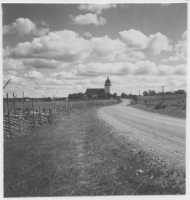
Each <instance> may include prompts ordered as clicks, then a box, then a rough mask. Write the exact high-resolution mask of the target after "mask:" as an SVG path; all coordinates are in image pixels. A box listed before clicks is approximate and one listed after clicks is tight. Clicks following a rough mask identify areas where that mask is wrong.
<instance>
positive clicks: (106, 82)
mask: <svg viewBox="0 0 190 200" xmlns="http://www.w3.org/2000/svg"><path fill="white" fill-rule="evenodd" d="M105 85H109V86H111V81H110V80H109V76H108V77H107V80H106V81H105Z"/></svg>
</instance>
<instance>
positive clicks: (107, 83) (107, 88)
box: [104, 76, 111, 93]
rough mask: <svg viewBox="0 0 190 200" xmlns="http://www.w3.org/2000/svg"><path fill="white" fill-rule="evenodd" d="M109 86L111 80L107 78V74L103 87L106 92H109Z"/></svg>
mask: <svg viewBox="0 0 190 200" xmlns="http://www.w3.org/2000/svg"><path fill="white" fill-rule="evenodd" d="M110 86H111V81H110V80H109V76H108V77H107V80H106V81H105V88H104V90H105V92H106V93H108V92H109V93H110Z"/></svg>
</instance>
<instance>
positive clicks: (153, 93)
mask: <svg viewBox="0 0 190 200" xmlns="http://www.w3.org/2000/svg"><path fill="white" fill-rule="evenodd" d="M148 94H149V96H153V95H156V92H155V91H154V90H149V91H148Z"/></svg>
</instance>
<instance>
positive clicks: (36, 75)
mask: <svg viewBox="0 0 190 200" xmlns="http://www.w3.org/2000/svg"><path fill="white" fill-rule="evenodd" d="M25 77H27V78H29V79H42V78H44V75H43V74H42V73H41V72H37V71H30V72H28V73H27V74H25Z"/></svg>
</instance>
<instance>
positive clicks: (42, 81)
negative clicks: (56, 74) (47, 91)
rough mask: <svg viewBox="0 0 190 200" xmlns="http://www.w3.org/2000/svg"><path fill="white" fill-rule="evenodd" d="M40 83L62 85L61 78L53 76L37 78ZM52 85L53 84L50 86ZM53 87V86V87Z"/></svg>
mask: <svg viewBox="0 0 190 200" xmlns="http://www.w3.org/2000/svg"><path fill="white" fill-rule="evenodd" d="M39 84H40V85H50V86H52V85H63V84H64V82H63V80H56V79H54V78H44V79H40V80H39ZM52 87H53V86H52ZM54 89H55V88H54Z"/></svg>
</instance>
